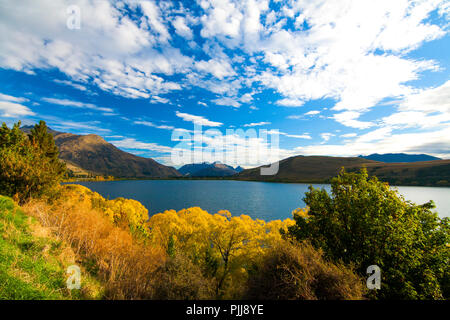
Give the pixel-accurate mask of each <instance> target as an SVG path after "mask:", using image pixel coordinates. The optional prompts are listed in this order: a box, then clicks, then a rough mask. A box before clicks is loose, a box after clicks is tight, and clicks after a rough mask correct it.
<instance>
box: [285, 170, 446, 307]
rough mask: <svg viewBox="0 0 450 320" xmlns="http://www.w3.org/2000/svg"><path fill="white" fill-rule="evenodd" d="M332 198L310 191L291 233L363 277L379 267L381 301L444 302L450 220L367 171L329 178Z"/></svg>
mask: <svg viewBox="0 0 450 320" xmlns="http://www.w3.org/2000/svg"><path fill="white" fill-rule="evenodd" d="M331 188H332V196H330V195H329V194H328V193H327V191H326V190H324V189H322V190H318V189H314V188H312V187H310V191H309V192H307V193H306V197H305V198H304V201H305V203H306V204H307V205H308V207H309V212H307V214H306V215H305V214H302V215H300V214H296V215H294V219H295V221H296V224H295V225H294V226H291V227H290V228H289V235H290V236H293V237H294V238H296V239H297V240H300V241H303V240H309V241H311V243H312V244H313V245H314V246H315V247H316V248H322V249H323V251H324V253H325V255H326V257H327V258H330V259H332V260H333V261H342V262H344V263H345V264H354V265H355V267H356V272H357V273H358V274H360V275H361V276H365V277H367V274H366V270H367V267H368V266H370V265H378V266H379V267H380V268H381V277H382V278H381V290H378V291H374V290H373V291H371V292H370V294H369V296H370V297H372V298H380V299H389V298H390V299H442V298H448V297H449V296H448V283H449V270H450V269H449V262H450V259H449V258H450V250H449V247H448V244H449V242H450V222H449V221H450V220H449V219H448V218H444V219H439V218H438V215H437V213H435V212H432V211H431V209H432V208H433V207H434V205H433V203H432V202H429V203H426V204H423V205H415V204H413V203H410V202H408V201H405V200H404V199H403V197H402V196H400V195H398V193H397V191H395V190H392V189H390V188H389V185H388V184H387V183H383V182H380V181H378V180H377V178H376V177H372V178H371V179H369V178H368V175H367V171H366V170H365V169H363V170H361V172H360V173H346V172H345V171H342V172H341V173H340V175H339V176H338V177H336V178H334V179H333V180H332V184H331Z"/></svg>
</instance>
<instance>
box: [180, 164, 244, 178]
mask: <svg viewBox="0 0 450 320" xmlns="http://www.w3.org/2000/svg"><path fill="white" fill-rule="evenodd" d="M239 169H242V168H241V167H237V168H236V169H235V168H233V167H231V166H228V165H226V164H223V163H220V162H214V163H209V162H202V163H191V164H186V165H184V166H182V167H181V168H179V169H178V172H180V173H181V174H182V175H183V176H189V177H227V176H232V175H234V174H236V173H238V172H240V171H239Z"/></svg>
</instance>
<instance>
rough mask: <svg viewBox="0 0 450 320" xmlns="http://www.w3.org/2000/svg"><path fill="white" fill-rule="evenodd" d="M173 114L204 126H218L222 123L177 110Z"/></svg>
mask: <svg viewBox="0 0 450 320" xmlns="http://www.w3.org/2000/svg"><path fill="white" fill-rule="evenodd" d="M175 114H176V116H177V117H179V118H181V119H183V120H184V121H189V122H192V123H194V124H198V125H202V126H205V127H220V126H221V125H223V123H221V122H215V121H210V120H208V119H206V118H204V117H201V116H196V115H193V114H188V113H182V112H179V111H177V112H176V113H175Z"/></svg>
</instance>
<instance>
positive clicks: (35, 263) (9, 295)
mask: <svg viewBox="0 0 450 320" xmlns="http://www.w3.org/2000/svg"><path fill="white" fill-rule="evenodd" d="M0 235H1V236H0V299H1V300H17V299H19V300H35V299H38V300H55V299H58V300H60V299H64V300H66V299H94V298H101V288H99V284H98V283H97V282H96V281H95V279H94V278H92V277H91V276H90V275H89V274H85V273H83V274H82V275H84V277H82V284H84V288H83V286H82V289H80V290H68V289H67V288H66V280H67V277H68V275H67V274H66V270H67V267H68V266H69V265H72V264H75V263H76V260H77V258H76V255H75V254H74V253H73V251H72V250H71V249H70V247H68V246H67V245H66V244H65V243H63V242H62V241H60V240H58V239H57V238H55V237H53V236H52V232H51V230H50V229H48V228H44V227H42V226H41V225H40V224H39V223H38V222H37V221H36V219H34V218H32V217H29V216H27V215H26V214H25V213H24V211H23V210H22V209H21V208H20V207H18V206H17V205H15V203H14V202H13V201H12V199H10V198H7V197H3V196H0Z"/></svg>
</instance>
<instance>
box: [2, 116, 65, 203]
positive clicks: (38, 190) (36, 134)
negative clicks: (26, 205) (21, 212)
mask: <svg viewBox="0 0 450 320" xmlns="http://www.w3.org/2000/svg"><path fill="white" fill-rule="evenodd" d="M0 159H1V161H0V194H3V195H6V196H15V197H16V198H18V199H20V201H21V202H24V201H26V200H27V199H29V198H30V197H40V196H43V195H48V194H50V193H51V192H52V190H53V189H54V188H55V187H56V186H58V184H59V182H60V181H61V179H62V177H63V175H64V173H65V170H66V169H65V165H64V163H62V162H61V161H60V160H59V159H58V149H57V147H56V145H55V142H54V140H53V136H52V135H51V134H50V133H48V132H47V126H46V124H45V122H44V121H41V122H39V124H37V125H35V127H34V128H33V129H32V130H31V133H30V134H26V133H24V132H22V131H21V130H20V122H19V123H16V124H14V125H13V127H12V128H11V129H9V128H8V126H7V125H6V124H5V123H3V125H2V127H1V128H0Z"/></svg>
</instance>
